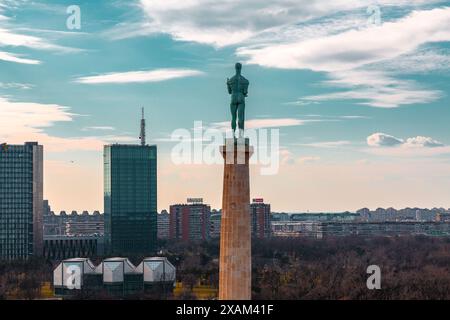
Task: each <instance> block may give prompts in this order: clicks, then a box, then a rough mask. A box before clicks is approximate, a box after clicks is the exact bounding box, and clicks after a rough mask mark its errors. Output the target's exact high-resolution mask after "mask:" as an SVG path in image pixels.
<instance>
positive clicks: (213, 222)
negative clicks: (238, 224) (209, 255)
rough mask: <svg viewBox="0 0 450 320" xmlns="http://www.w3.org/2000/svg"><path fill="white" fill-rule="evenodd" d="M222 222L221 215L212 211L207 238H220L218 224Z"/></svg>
mask: <svg viewBox="0 0 450 320" xmlns="http://www.w3.org/2000/svg"><path fill="white" fill-rule="evenodd" d="M221 220H222V214H221V212H219V211H216V210H213V211H212V212H211V216H210V217H209V225H210V228H209V236H210V237H211V238H219V237H220V224H221Z"/></svg>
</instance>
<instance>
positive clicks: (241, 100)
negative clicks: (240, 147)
mask: <svg viewBox="0 0 450 320" xmlns="http://www.w3.org/2000/svg"><path fill="white" fill-rule="evenodd" d="M235 68H236V74H235V75H234V76H233V77H232V78H231V79H227V88H228V93H229V94H231V103H230V109H231V128H232V129H233V137H236V134H235V132H236V116H237V117H238V119H239V120H238V127H239V138H242V137H244V121H245V97H247V93H248V85H249V84H250V83H249V82H248V80H247V79H245V78H244V77H243V76H242V75H241V69H242V65H241V64H240V63H239V62H238V63H236V66H235Z"/></svg>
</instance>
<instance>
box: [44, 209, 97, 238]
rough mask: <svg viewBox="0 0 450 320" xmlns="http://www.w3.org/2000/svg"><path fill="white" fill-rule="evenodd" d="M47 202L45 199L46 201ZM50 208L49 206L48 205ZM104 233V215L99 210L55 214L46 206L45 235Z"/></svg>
mask: <svg viewBox="0 0 450 320" xmlns="http://www.w3.org/2000/svg"><path fill="white" fill-rule="evenodd" d="M44 203H45V201H44ZM48 208H49V207H48ZM103 234H104V216H103V214H100V212H98V211H94V212H93V213H92V214H89V212H87V211H83V213H81V214H78V213H77V212H76V211H72V213H71V214H67V213H66V212H65V211H61V212H60V213H59V214H55V213H54V212H53V211H49V210H46V209H45V207H44V236H56V235H59V236H91V235H103Z"/></svg>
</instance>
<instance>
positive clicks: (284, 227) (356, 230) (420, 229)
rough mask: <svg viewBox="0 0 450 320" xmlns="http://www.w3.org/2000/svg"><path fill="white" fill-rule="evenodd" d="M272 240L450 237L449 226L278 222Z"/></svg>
mask: <svg viewBox="0 0 450 320" xmlns="http://www.w3.org/2000/svg"><path fill="white" fill-rule="evenodd" d="M272 231H273V234H274V236H278V237H311V238H316V239H322V238H326V237H337V236H366V237H367V236H388V237H395V236H408V235H425V236H445V237H448V236H450V223H449V222H443V223H438V222H418V221H399V222H391V221H385V222H343V221H339V222H320V221H283V222H281V221H277V222H272Z"/></svg>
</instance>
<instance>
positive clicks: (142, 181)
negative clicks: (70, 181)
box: [104, 144, 157, 255]
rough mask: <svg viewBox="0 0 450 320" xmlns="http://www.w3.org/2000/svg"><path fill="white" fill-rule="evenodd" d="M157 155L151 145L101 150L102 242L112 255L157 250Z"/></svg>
mask: <svg viewBox="0 0 450 320" xmlns="http://www.w3.org/2000/svg"><path fill="white" fill-rule="evenodd" d="M156 152H157V150H156V146H154V145H152V146H149V145H122V144H113V145H107V146H105V147H104V209H105V242H106V246H107V250H108V252H110V253H111V254H115V255H121V254H123V255H130V254H151V253H153V252H155V250H156V240H157V192H156V186H157V184H156V178H157V175H156Z"/></svg>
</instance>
